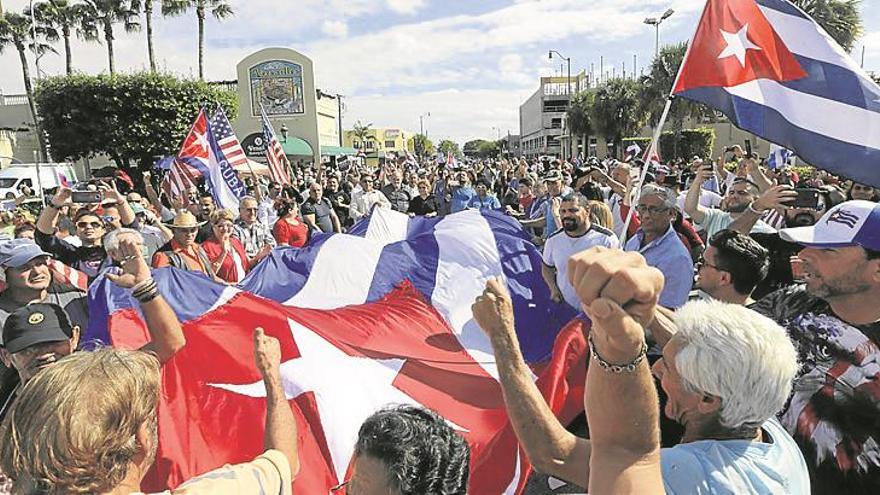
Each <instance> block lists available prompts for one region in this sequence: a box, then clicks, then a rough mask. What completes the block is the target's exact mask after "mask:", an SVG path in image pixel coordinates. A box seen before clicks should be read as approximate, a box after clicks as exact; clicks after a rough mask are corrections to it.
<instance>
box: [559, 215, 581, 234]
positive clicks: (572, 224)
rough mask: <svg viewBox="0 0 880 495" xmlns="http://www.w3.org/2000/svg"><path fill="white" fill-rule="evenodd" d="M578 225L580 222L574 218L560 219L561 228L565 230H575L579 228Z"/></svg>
mask: <svg viewBox="0 0 880 495" xmlns="http://www.w3.org/2000/svg"><path fill="white" fill-rule="evenodd" d="M580 226H581V224H580V222H578V221H577V220H576V219H574V218H563V219H562V228H563V229H564V230H565V231H566V232H574V231H575V230H577V229H579V228H580Z"/></svg>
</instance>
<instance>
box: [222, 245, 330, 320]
mask: <svg viewBox="0 0 880 495" xmlns="http://www.w3.org/2000/svg"><path fill="white" fill-rule="evenodd" d="M330 237H332V234H323V233H312V236H311V238H310V239H309V244H308V246H307V247H305V248H292V247H287V248H277V249H274V250H272V254H270V255H269V256H267V257H266V258H265V259H264V260H263V261H262V262H260V264H259V265H257V266H256V268H254V269H253V270H252V271H251V272H250V273H248V274H247V277H245V278H244V280H242V281H241V283H240V284H239V286H240V287H241V288H242V289H243V290H245V291H248V292H252V293H254V294H258V295H260V296H263V297H265V298H268V299H272V300H274V301H278V302H282V303H283V302H284V301H287V300H289V299H290V298H291V297H293V296H295V295H296V294H297V293H298V292H299V291H300V290H302V288H303V286H304V285H305V284H306V281H307V280H308V279H309V273H311V272H312V267H313V266H315V259H316V258H317V257H318V253H319V252H320V251H321V245H323V244H324V242H326V241H327V239H329V238H330Z"/></svg>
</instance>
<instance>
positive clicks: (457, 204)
mask: <svg viewBox="0 0 880 495" xmlns="http://www.w3.org/2000/svg"><path fill="white" fill-rule="evenodd" d="M476 195H477V191H476V190H474V188H473V187H470V186H464V187H457V188H455V190H454V191H453V192H452V202H451V203H450V207H449V211H451V212H452V213H455V212H457V211H462V210H465V209H467V207H468V205H469V204H470V202H471V198H473V197H474V196H476Z"/></svg>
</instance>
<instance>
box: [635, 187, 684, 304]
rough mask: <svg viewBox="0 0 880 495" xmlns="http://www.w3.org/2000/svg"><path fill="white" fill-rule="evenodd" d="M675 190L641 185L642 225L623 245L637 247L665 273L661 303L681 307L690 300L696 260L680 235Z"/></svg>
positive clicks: (636, 248)
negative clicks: (674, 221) (677, 231)
mask: <svg viewBox="0 0 880 495" xmlns="http://www.w3.org/2000/svg"><path fill="white" fill-rule="evenodd" d="M675 201H676V197H675V193H674V192H672V191H671V190H669V189H666V188H665V187H660V186H656V185H653V184H649V185H647V186H645V187H643V188H642V193H641V197H640V198H639V205H638V206H637V207H636V211H637V212H638V213H639V218H640V219H641V228H640V229H639V230H638V231H636V235H634V236H633V237H632V238H631V239H630V240H629V241H627V243H626V246H625V248H624V250H625V251H637V252H638V253H640V254H641V255H642V256H644V257H645V259H646V260H647V262H648V265H650V266H653V267H654V268H657V269H658V270H660V272H662V273H663V277H664V278H665V280H666V282H665V285H664V287H663V293H662V294H660V305H661V306H663V307H666V308H672V309H674V308H678V307H680V306H682V305H683V304H684V303H686V302H687V300H688V294H689V293H690V290H691V287H692V286H693V281H694V264H693V261H691V255H690V254H689V253H688V250H687V248H686V247H685V246H684V244H683V243H682V242H681V240H680V239H679V238H678V235H677V234H676V232H675V229H673V228H672V222H673V220H675V215H676V209H675Z"/></svg>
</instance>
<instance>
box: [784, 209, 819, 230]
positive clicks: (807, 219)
mask: <svg viewBox="0 0 880 495" xmlns="http://www.w3.org/2000/svg"><path fill="white" fill-rule="evenodd" d="M815 223H816V219H815V218H813V215H811V214H809V213H803V212H802V213H798V214H797V215H795V216H793V217H791V218H786V219H785V226H786V227H809V226H811V225H813V224H815Z"/></svg>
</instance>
